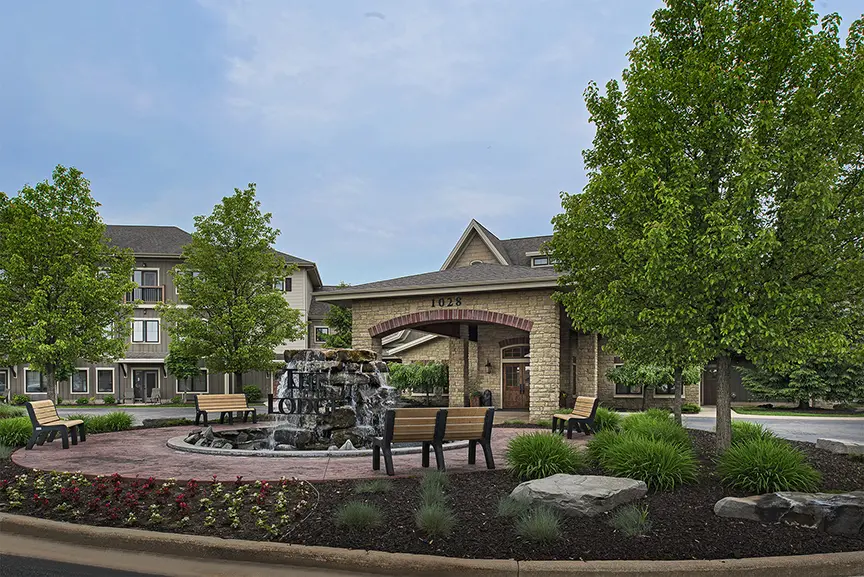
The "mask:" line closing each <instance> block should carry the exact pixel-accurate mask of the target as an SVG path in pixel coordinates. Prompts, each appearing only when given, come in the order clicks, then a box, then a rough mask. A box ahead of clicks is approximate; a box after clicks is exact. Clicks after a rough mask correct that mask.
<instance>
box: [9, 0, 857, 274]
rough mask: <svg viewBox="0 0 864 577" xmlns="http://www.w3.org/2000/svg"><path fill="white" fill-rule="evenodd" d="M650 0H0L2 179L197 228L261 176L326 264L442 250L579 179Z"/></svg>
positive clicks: (388, 268)
mask: <svg viewBox="0 0 864 577" xmlns="http://www.w3.org/2000/svg"><path fill="white" fill-rule="evenodd" d="M859 1H860V0H819V2H818V3H817V5H818V8H819V11H820V12H822V13H825V12H830V11H837V12H840V13H841V14H842V15H843V16H844V17H845V19H846V22H847V23H848V22H851V20H852V19H853V18H854V17H855V16H856V15H858V14H860V12H861V11H862V10H861V7H860V5H859V4H858V2H859ZM659 5H660V2H659V1H655V0H531V1H528V0H518V1H517V0H501V1H492V0H464V1H455V0H453V1H451V0H411V1H405V0H332V1H327V2H322V1H312V0H307V1H306V2H299V1H294V0H247V1H240V0H238V1H224V2H223V1H217V0H200V1H191V0H148V1H146V2H132V1H122V0H81V1H79V2H69V1H68V0H40V1H37V2H12V1H9V0H3V1H2V2H0V13H2V14H3V17H2V18H0V52H2V54H3V55H4V56H3V58H2V59H0V86H2V90H0V190H3V191H6V192H7V193H13V192H15V191H17V190H19V189H20V188H21V186H22V185H23V184H24V183H35V182H37V181H39V180H43V179H45V178H48V177H49V176H50V173H51V170H52V168H53V166H54V165H56V164H58V163H60V164H65V165H74V166H76V167H78V168H80V169H81V170H83V171H84V173H85V175H86V176H87V177H88V178H89V179H90V181H91V183H92V189H93V194H94V196H95V197H96V198H97V200H99V201H100V202H101V203H102V205H103V207H102V214H103V217H104V219H105V220H106V222H109V223H114V224H162V225H168V224H173V225H177V226H180V227H183V228H185V229H187V230H191V228H192V218H193V216H194V215H197V214H204V213H208V212H209V211H210V210H211V209H212V206H213V205H214V204H215V203H216V202H218V201H219V199H220V198H221V197H222V196H224V195H225V194H229V193H230V192H231V191H232V189H233V188H234V187H235V186H239V187H242V186H244V185H245V184H246V183H247V182H250V181H253V182H257V184H258V190H259V197H260V200H261V201H262V203H263V205H264V208H265V209H266V210H268V211H270V212H272V213H273V217H274V223H275V224H276V226H277V227H278V228H280V229H281V231H282V235H281V237H280V239H279V241H278V243H277V246H278V248H280V249H281V250H284V251H286V252H289V253H292V254H295V255H297V256H301V257H303V258H307V259H310V260H314V261H316V262H317V263H318V266H319V269H320V271H321V273H322V276H323V278H324V281H325V282H326V283H336V282H338V281H340V280H345V281H347V282H350V283H354V284H356V283H360V282H366V281H373V280H378V279H382V278H389V277H393V276H401V275H405V274H413V273H418V272H426V271H429V270H435V269H437V268H438V267H440V266H441V263H442V262H443V261H444V260H445V258H446V257H447V254H448V252H449V250H450V249H451V248H452V246H453V244H454V243H455V242H456V240H457V239H458V238H459V235H460V234H461V233H462V231H463V230H464V228H465V226H466V225H467V224H468V222H469V221H470V219H471V218H476V219H478V220H479V221H480V222H482V223H483V224H485V225H486V226H487V227H489V228H490V229H491V230H492V231H493V232H495V233H496V234H498V235H499V236H500V237H502V238H509V237H518V236H530V235H538V234H549V233H550V231H551V225H550V222H549V221H550V219H551V218H552V217H553V216H554V215H555V214H556V213H557V212H558V210H559V191H561V190H568V191H578V190H579V189H581V188H582V186H583V185H584V181H585V178H584V172H583V167H582V159H581V151H582V149H584V148H585V147H586V146H588V145H589V144H590V141H591V137H592V134H593V130H592V128H591V127H590V126H589V125H588V123H587V115H586V112H585V107H584V105H583V102H582V92H583V90H584V89H585V86H586V85H587V83H588V82H589V81H590V80H597V81H598V82H600V83H604V82H605V81H606V80H608V79H609V78H612V77H619V76H620V72H621V70H622V69H623V68H624V67H625V66H626V63H627V60H626V52H627V50H629V49H630V47H631V46H632V42H633V39H634V38H635V37H636V36H638V35H641V34H644V33H646V32H647V31H648V27H649V24H650V16H651V13H652V12H653V10H654V9H655V8H657V7H658V6H659ZM856 10H857V12H856Z"/></svg>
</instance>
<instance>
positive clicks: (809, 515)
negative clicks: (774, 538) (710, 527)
mask: <svg viewBox="0 0 864 577" xmlns="http://www.w3.org/2000/svg"><path fill="white" fill-rule="evenodd" d="M714 514H715V515H717V516H719V517H731V518H733V519H748V520H751V521H760V522H762V523H789V524H792V525H801V526H804V527H810V528H813V529H818V530H820V531H824V532H825V533H828V534H830V535H844V536H847V537H857V538H859V539H860V538H864V491H853V492H850V493H793V492H788V493H786V492H783V493H768V494H767V495H754V496H752V497H726V498H724V499H720V500H719V501H717V503H716V504H715V505H714Z"/></svg>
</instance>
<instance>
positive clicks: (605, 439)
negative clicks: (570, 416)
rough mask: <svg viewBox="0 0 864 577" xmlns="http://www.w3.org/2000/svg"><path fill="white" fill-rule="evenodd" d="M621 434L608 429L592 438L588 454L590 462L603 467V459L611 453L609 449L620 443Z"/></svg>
mask: <svg viewBox="0 0 864 577" xmlns="http://www.w3.org/2000/svg"><path fill="white" fill-rule="evenodd" d="M620 437H621V434H620V433H619V432H618V431H613V430H610V429H606V430H605V431H600V432H598V433H597V434H596V435H594V436H592V437H591V439H589V441H588V446H587V448H586V454H587V455H588V461H589V462H590V463H592V464H595V465H599V466H601V467H602V466H603V459H604V458H605V457H606V454H607V453H608V452H609V448H610V447H611V446H612V445H614V444H616V443H617V442H618V439H619V438H620Z"/></svg>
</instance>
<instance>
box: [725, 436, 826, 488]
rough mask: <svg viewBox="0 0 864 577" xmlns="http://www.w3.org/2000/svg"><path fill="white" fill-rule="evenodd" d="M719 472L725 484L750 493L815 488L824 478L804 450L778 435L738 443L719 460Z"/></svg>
mask: <svg viewBox="0 0 864 577" xmlns="http://www.w3.org/2000/svg"><path fill="white" fill-rule="evenodd" d="M717 472H718V473H719V474H720V480H721V481H722V482H723V484H724V485H726V486H727V487H732V488H734V489H740V490H742V491H746V492H747V493H750V494H763V493H773V492H775V491H815V490H816V489H818V488H819V484H820V483H821V481H822V477H821V476H820V475H819V472H818V471H816V470H815V469H814V468H813V467H811V466H810V465H809V464H808V463H807V461H806V459H805V457H804V454H803V453H801V451H799V450H798V449H795V448H794V447H792V446H791V445H789V444H788V443H786V442H784V441H780V440H778V439H750V440H749V441H743V442H738V443H734V444H733V445H732V446H731V447H729V449H727V450H726V452H724V453H723V454H722V455H720V458H719V459H718V460H717Z"/></svg>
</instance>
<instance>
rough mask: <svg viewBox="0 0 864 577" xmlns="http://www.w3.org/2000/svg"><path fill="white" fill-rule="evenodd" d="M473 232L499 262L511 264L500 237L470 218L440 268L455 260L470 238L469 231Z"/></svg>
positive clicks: (448, 265) (442, 268)
mask: <svg viewBox="0 0 864 577" xmlns="http://www.w3.org/2000/svg"><path fill="white" fill-rule="evenodd" d="M472 232H473V233H475V234H476V235H477V236H479V237H480V240H482V241H483V242H484V243H485V244H486V246H487V247H489V250H490V251H491V252H492V254H493V255H495V258H496V259H497V260H498V263H499V264H502V265H509V264H511V263H510V261H509V259H508V258H507V251H506V250H505V249H504V246H503V245H502V244H501V239H499V238H498V237H497V236H495V235H494V234H492V233H491V232H490V231H489V229H487V228H486V227H485V226H483V225H482V224H480V223H479V222H477V221H476V220H474V219H473V218H472V219H471V222H470V223H468V228H466V229H465V232H463V233H462V236H461V237H460V238H459V242H457V243H456V246H455V247H453V250H452V251H450V254H449V256H447V260H445V261H444V264H443V265H441V270H445V269H447V268H448V267H450V265H451V264H453V261H455V260H456V257H458V256H459V254H460V253H461V252H462V249H464V248H465V245H466V244H467V243H468V241H469V240H470V239H471V233H472Z"/></svg>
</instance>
